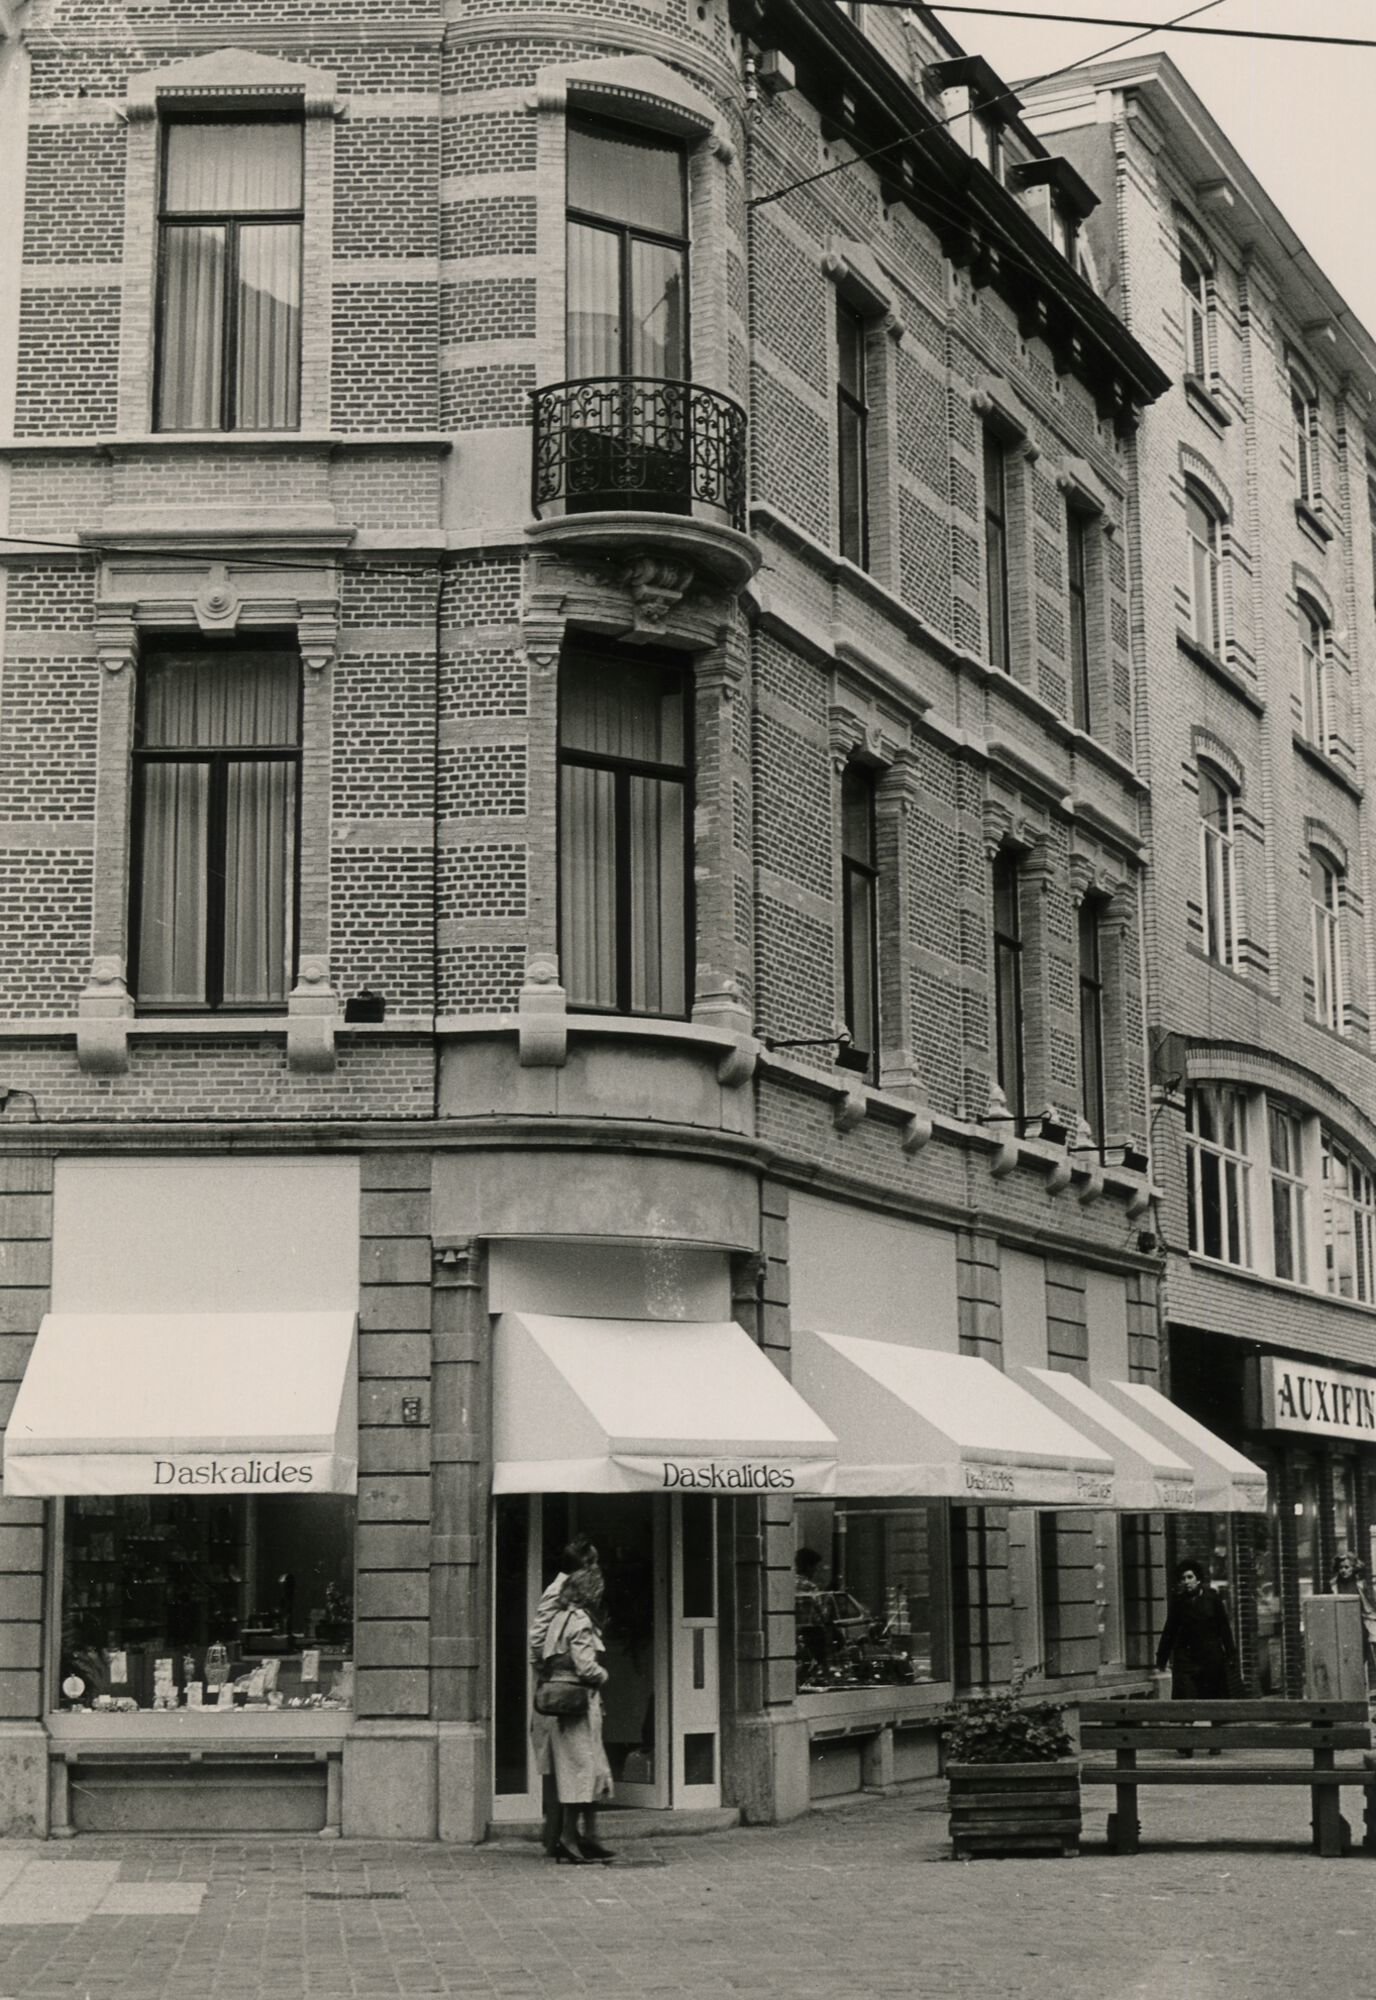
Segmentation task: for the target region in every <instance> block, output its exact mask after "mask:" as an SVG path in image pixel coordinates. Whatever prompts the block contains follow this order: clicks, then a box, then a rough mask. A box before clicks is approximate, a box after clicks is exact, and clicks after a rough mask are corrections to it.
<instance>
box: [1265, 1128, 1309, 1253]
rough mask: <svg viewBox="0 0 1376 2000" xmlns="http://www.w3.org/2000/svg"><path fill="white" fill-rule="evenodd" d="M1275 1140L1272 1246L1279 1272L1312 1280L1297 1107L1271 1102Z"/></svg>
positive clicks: (1272, 1136)
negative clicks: (1291, 1107) (1286, 1107)
mask: <svg viewBox="0 0 1376 2000" xmlns="http://www.w3.org/2000/svg"><path fill="white" fill-rule="evenodd" d="M1266 1117H1267V1125H1268V1129H1269V1133H1270V1141H1271V1248H1272V1253H1273V1257H1274V1262H1275V1270H1276V1276H1277V1277H1278V1278H1288V1279H1289V1280H1290V1281H1291V1283H1292V1284H1296V1285H1303V1284H1305V1283H1307V1281H1308V1253H1307V1250H1306V1246H1305V1200H1306V1189H1305V1184H1304V1146H1303V1131H1302V1128H1301V1125H1300V1121H1299V1119H1298V1118H1297V1117H1296V1116H1295V1114H1294V1112H1293V1111H1287V1110H1286V1109H1285V1108H1284V1106H1282V1105H1279V1104H1271V1103H1268V1105H1267V1107H1266Z"/></svg>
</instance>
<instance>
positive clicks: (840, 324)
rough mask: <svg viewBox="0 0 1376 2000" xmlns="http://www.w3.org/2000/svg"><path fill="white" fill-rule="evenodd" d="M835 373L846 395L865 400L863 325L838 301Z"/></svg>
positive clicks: (858, 400) (858, 317)
mask: <svg viewBox="0 0 1376 2000" xmlns="http://www.w3.org/2000/svg"><path fill="white" fill-rule="evenodd" d="M836 372H837V380H838V381H839V383H840V385H841V387H842V389H843V390H844V391H845V392H846V394H847V395H848V396H850V397H852V398H853V399H854V401H856V402H857V403H863V402H864V400H865V323H864V321H863V320H862V319H861V317H860V315H859V313H857V312H854V311H852V309H851V308H850V307H849V306H848V305H846V304H845V303H844V301H840V302H838V304H837V307H836Z"/></svg>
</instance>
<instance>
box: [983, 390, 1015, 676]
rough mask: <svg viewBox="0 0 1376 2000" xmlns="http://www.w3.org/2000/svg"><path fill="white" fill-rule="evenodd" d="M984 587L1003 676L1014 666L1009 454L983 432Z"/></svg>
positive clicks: (993, 649) (991, 641)
mask: <svg viewBox="0 0 1376 2000" xmlns="http://www.w3.org/2000/svg"><path fill="white" fill-rule="evenodd" d="M984 586H985V612H986V616H987V622H988V628H989V636H988V646H989V658H990V660H991V661H992V662H993V664H994V665H995V666H996V667H998V668H999V669H1000V671H1001V672H1003V673H1005V674H1006V673H1008V672H1009V671H1010V669H1011V666H1012V655H1013V642H1012V633H1011V630H1010V626H1009V615H1008V453H1007V451H1006V449H1005V448H1004V445H1003V442H1002V440H1001V439H1000V438H998V437H996V436H995V435H994V433H993V431H991V430H990V429H989V427H988V425H986V426H985V430H984Z"/></svg>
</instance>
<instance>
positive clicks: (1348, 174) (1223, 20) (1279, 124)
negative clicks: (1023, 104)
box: [938, 0, 1376, 335]
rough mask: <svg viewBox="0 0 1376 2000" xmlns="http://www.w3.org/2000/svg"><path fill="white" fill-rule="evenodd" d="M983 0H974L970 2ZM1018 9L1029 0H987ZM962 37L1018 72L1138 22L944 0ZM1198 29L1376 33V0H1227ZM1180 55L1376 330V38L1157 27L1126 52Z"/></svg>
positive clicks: (1093, 3)
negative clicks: (1331, 40)
mask: <svg viewBox="0 0 1376 2000" xmlns="http://www.w3.org/2000/svg"><path fill="white" fill-rule="evenodd" d="M972 4H974V0H972ZM983 4H986V5H989V6H997V7H1007V8H1008V9H1009V10H1010V13H1011V12H1012V11H1013V10H1014V9H1015V8H1016V7H1017V5H1018V4H1019V0H983ZM1026 4H1027V5H1029V6H1036V7H1038V8H1040V9H1041V11H1043V12H1055V13H1057V14H1098V15H1106V16H1109V17H1111V18H1112V19H1113V20H1129V21H1132V20H1138V21H1169V20H1172V19H1174V18H1176V17H1177V16H1179V15H1181V14H1183V13H1184V12H1185V11H1186V9H1187V8H1189V7H1190V6H1191V5H1198V4H1199V0H1026ZM938 11H939V12H940V15H941V19H942V20H943V21H944V23H945V25H946V27H947V28H948V29H949V30H950V32H951V33H952V34H953V35H954V36H955V37H956V39H957V41H959V42H960V44H961V45H962V47H963V48H966V49H968V50H970V51H971V52H972V53H978V54H980V55H983V56H987V57H988V59H989V61H990V62H991V63H992V64H993V66H994V68H995V69H996V70H997V71H998V73H999V75H1000V76H1002V77H1003V78H1004V79H1005V80H1006V81H1007V82H1009V83H1014V82H1017V81H1018V80H1019V79H1021V78H1024V77H1030V76H1037V75H1040V74H1042V73H1043V72H1045V71H1046V70H1049V69H1054V68H1056V67H1057V66H1058V65H1059V64H1061V63H1067V62H1071V61H1074V60H1075V58H1077V57H1086V56H1092V55H1094V54H1095V53H1096V52H1097V51H1099V50H1101V49H1104V48H1106V47H1107V46H1108V44H1109V43H1111V42H1116V41H1118V40H1120V39H1121V38H1122V37H1123V36H1126V35H1127V34H1129V33H1130V32H1131V30H1130V29H1127V28H1124V29H1122V30H1121V31H1117V32H1116V31H1115V30H1114V29H1112V28H1102V27H1099V28H1090V27H1082V26H1074V25H1070V24H1065V25H1061V24H1059V23H1056V22H1048V21H1019V20H1012V19H1010V20H1008V21H995V20H990V19H988V18H986V17H982V16H980V15H976V14H961V13H955V12H951V11H948V10H947V9H945V8H942V9H939V10H938ZM1194 19H1195V20H1196V21H1197V23H1198V25H1199V26H1200V27H1219V28H1256V29H1271V30H1285V31H1289V32H1295V31H1300V32H1303V33H1305V34H1313V35H1361V36H1368V37H1370V38H1371V39H1372V41H1373V42H1376V0H1219V4H1217V5H1215V6H1212V7H1210V8H1209V9H1208V11H1207V12H1206V13H1201V14H1198V15H1196V16H1195V17H1194ZM1155 51H1164V52H1165V53H1167V54H1168V55H1169V56H1170V57H1171V58H1172V60H1173V61H1174V62H1175V64H1176V66H1177V68H1179V69H1180V70H1181V71H1182V72H1183V73H1184V75H1185V76H1186V78H1187V79H1188V80H1189V82H1190V83H1191V84H1192V85H1193V87H1194V89H1195V90H1196V91H1197V92H1198V93H1199V95H1200V97H1201V98H1202V99H1203V100H1204V103H1205V104H1206V105H1207V106H1208V108H1209V110H1210V112H1211V113H1212V114H1213V116H1214V117H1215V118H1216V119H1217V121H1218V123H1219V124H1220V125H1221V126H1222V128H1223V130H1224V132H1226V134H1227V135H1228V137H1229V139H1230V140H1231V141H1232V143H1233V145H1234V146H1235V147H1236V148H1237V150H1238V152H1239V153H1241V155H1242V157H1243V159H1245V160H1246V162H1247V164H1248V165H1249V166H1250V168H1251V169H1252V172H1253V173H1254V174H1255V175H1256V177H1257V179H1258V180H1259V181H1260V182H1261V184H1262V186H1263V187H1264V188H1265V189H1266V191H1267V193H1268V194H1269V195H1270V197H1271V199H1272V200H1273V201H1274V202H1275V204H1276V206H1277V207H1278V208H1279V209H1280V211H1281V213H1282V214H1283V215H1284V216H1285V218H1286V220H1287V221H1288V222H1289V224H1290V226H1291V228H1292V229H1294V231H1295V233H1296V235H1298V236H1299V237H1300V238H1301V239H1302V241H1303V242H1304V243H1305V245H1306V247H1307V248H1308V249H1309V250H1310V252H1311V253H1312V254H1313V256H1314V257H1315V259H1316V260H1317V262H1318V263H1319V264H1320V266H1321V267H1322V268H1323V270H1324V271H1325V272H1326V273H1327V275H1328V277H1329V278H1330V279H1331V280H1332V282H1333V283H1334V284H1335V285H1336V286H1337V288H1338V290H1339V291H1340V292H1341V293H1342V294H1343V296H1344V298H1345V299H1346V300H1347V303H1348V304H1349V305H1350V306H1351V307H1352V309H1353V311H1354V312H1355V313H1356V315H1357V317H1358V318H1359V319H1361V320H1363V321H1364V322H1365V324H1366V326H1367V328H1368V329H1369V330H1370V331H1371V332H1372V333H1373V335H1376V117H1374V116H1373V107H1376V48H1370V49H1323V48H1306V47H1303V46H1300V45H1297V44H1294V43H1285V42H1271V43H1266V42H1250V41H1248V42H1240V41H1233V40H1231V39H1228V38H1222V39H1219V40H1216V41H1210V40H1207V39H1206V38H1205V37H1203V36H1200V35H1155V36H1153V37H1152V38H1151V39H1150V40H1146V41H1142V42H1138V43H1136V44H1135V45H1134V47H1133V48H1131V49H1125V50H1123V51H1122V53H1123V54H1124V55H1125V56H1126V55H1135V54H1139V53H1142V52H1155Z"/></svg>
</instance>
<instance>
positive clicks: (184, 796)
mask: <svg viewBox="0 0 1376 2000" xmlns="http://www.w3.org/2000/svg"><path fill="white" fill-rule="evenodd" d="M300 707H301V687H300V667H299V663H298V661H297V658H296V656H295V654H294V653H290V652H287V651H285V650H277V649H270V648H263V649H262V650H249V649H248V648H243V649H240V648H237V647H225V648H223V649H216V650H214V651H211V650H210V649H208V648H207V649H204V650H186V651H182V650H181V649H173V648H169V649H168V650H167V651H166V652H159V653H155V654H152V655H151V656H149V657H148V658H146V659H144V660H143V661H141V662H140V665H139V692H138V712H137V721H136V733H135V750H134V787H135V790H134V827H135V843H134V854H133V868H132V880H133V912H132V922H131V925H130V931H131V936H132V938H133V940H134V983H135V991H136V993H137V995H138V1001H139V1004H140V1006H142V1007H145V1008H168V1009H179V1008H194V1009H201V1008H253V1007H260V1008H261V1007H279V1006H281V1005H282V1004H283V1003H284V1002H285V1000H286V997H287V990H288V987H289V985H290V982H291V976H292V969H293V958H294V937H295V928H296V813H297V787H298V783H299V777H300V762H301V751H300Z"/></svg>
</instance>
